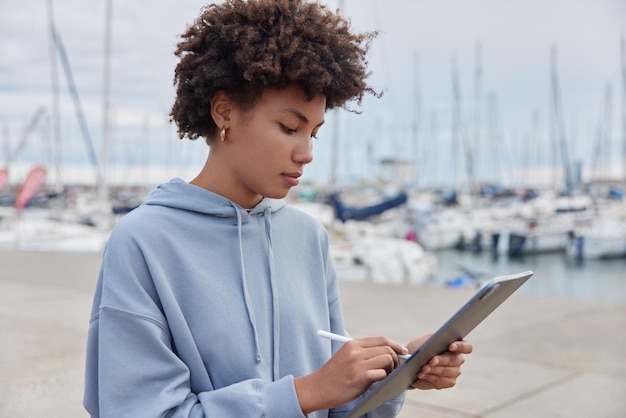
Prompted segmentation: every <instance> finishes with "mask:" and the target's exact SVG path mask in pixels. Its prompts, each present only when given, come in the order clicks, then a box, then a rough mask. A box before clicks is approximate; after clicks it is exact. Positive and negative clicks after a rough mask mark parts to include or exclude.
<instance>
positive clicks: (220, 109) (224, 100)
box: [211, 90, 231, 129]
mask: <svg viewBox="0 0 626 418" xmlns="http://www.w3.org/2000/svg"><path fill="white" fill-rule="evenodd" d="M230 111H231V103H230V100H228V97H227V96H226V94H225V93H224V92H223V91H221V90H220V91H218V92H217V93H216V94H215V96H213V98H212V99H211V116H212V117H213V121H214V122H215V124H216V125H217V126H218V128H226V129H228V128H229V126H228V125H229V124H230Z"/></svg>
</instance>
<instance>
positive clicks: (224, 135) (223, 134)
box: [220, 128, 226, 142]
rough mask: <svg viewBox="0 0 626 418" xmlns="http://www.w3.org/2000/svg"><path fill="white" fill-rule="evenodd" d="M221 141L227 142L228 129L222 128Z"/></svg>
mask: <svg viewBox="0 0 626 418" xmlns="http://www.w3.org/2000/svg"><path fill="white" fill-rule="evenodd" d="M220 140H221V141H222V142H224V141H225V140H226V128H222V130H221V131H220Z"/></svg>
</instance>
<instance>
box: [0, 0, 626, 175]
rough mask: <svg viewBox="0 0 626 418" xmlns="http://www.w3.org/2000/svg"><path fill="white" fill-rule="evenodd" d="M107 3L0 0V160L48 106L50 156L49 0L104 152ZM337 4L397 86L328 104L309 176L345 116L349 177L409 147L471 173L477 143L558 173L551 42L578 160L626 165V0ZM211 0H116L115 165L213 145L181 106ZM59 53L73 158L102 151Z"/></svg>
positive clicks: (45, 142)
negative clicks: (182, 39)
mask: <svg viewBox="0 0 626 418" xmlns="http://www.w3.org/2000/svg"><path fill="white" fill-rule="evenodd" d="M105 2H106V0H91V1H84V0H55V1H53V2H50V1H48V0H0V16H1V17H0V54H1V56H2V60H0V129H1V132H2V137H1V138H0V140H1V141H2V143H1V144H0V145H1V146H0V164H3V163H4V162H5V161H6V159H7V158H8V156H9V155H11V153H12V150H14V149H15V148H16V147H17V145H18V144H19V142H20V140H21V139H22V138H23V137H24V133H25V131H26V128H27V126H28V125H29V123H30V121H31V120H32V119H33V117H34V116H35V114H36V113H37V111H38V110H39V109H40V108H41V107H44V113H43V117H41V118H40V119H39V121H38V124H37V126H36V127H35V129H34V131H32V132H31V133H30V135H29V136H28V143H27V144H26V146H25V147H24V150H23V152H22V153H21V154H20V155H19V156H18V157H17V159H16V161H13V162H12V164H16V163H17V162H28V163H31V162H48V161H50V158H51V157H50V149H51V146H50V145H49V141H50V133H49V132H50V120H51V119H50V115H51V114H52V110H51V109H52V87H51V86H52V82H51V80H52V74H53V72H52V68H53V67H52V65H51V56H50V47H49V45H50V37H49V30H48V27H49V26H48V9H49V8H48V6H49V5H50V4H51V3H53V12H54V19H55V22H56V26H57V28H58V31H59V33H60V35H61V37H62V41H63V43H64V46H65V49H66V52H67V55H68V58H69V62H70V65H71V69H72V73H73V77H74V80H75V83H76V87H77V89H78V92H79V95H80V99H81V103H82V108H83V110H84V112H85V116H86V120H87V124H88V129H89V133H90V136H91V138H92V141H93V144H94V149H95V150H96V151H97V152H98V153H100V151H101V150H102V145H101V142H102V126H103V122H102V114H103V112H102V98H103V79H104V77H103V63H104V38H105V36H104V33H105V31H104V28H105V17H104V16H105V4H106V3H105ZM325 3H327V4H328V5H329V6H331V7H332V8H333V9H334V8H336V7H339V6H342V13H343V14H344V15H346V16H348V17H349V18H350V19H351V21H352V24H353V26H354V28H355V29H356V30H377V31H379V36H378V38H377V39H376V41H375V42H374V44H373V46H372V48H371V50H370V55H369V62H370V69H371V70H372V76H371V79H370V81H371V84H372V85H373V87H375V88H376V89H378V90H381V91H383V92H384V95H383V97H382V98H381V99H374V98H370V99H367V100H366V101H365V102H364V103H363V106H362V108H361V109H360V110H361V111H362V114H360V115H354V114H350V113H346V112H341V113H338V114H336V113H332V114H329V115H327V120H328V123H327V125H326V126H325V128H324V130H323V131H322V132H321V134H320V136H319V139H318V141H317V142H316V144H315V158H316V161H315V162H314V163H313V164H312V165H311V167H310V168H309V170H308V171H307V172H306V175H308V176H309V179H310V180H318V181H327V180H328V178H329V173H330V172H331V169H330V162H331V160H332V159H331V156H330V154H331V150H332V146H331V144H332V142H333V133H334V131H335V124H336V126H337V127H338V132H339V136H338V138H339V154H338V158H337V161H338V168H337V173H338V175H339V176H340V177H341V179H343V181H348V180H349V179H354V178H357V177H359V176H363V175H370V176H371V175H372V174H371V173H373V172H374V171H375V170H376V165H375V162H376V161H378V160H380V159H382V158H404V159H408V160H411V161H416V162H418V166H419V167H420V170H419V178H420V181H421V182H422V183H424V184H439V183H446V182H458V181H459V179H460V178H463V177H466V176H467V174H468V171H467V169H466V165H465V160H464V156H465V155H468V154H466V152H465V150H466V149H469V151H470V154H471V157H472V161H473V167H474V176H475V177H476V178H477V179H479V180H480V179H484V180H487V179H500V180H502V181H505V182H506V181H509V182H515V181H520V178H519V173H518V174H513V173H512V172H511V171H507V170H506V167H512V166H515V167H523V168H531V169H532V170H531V171H532V172H534V173H535V175H538V174H537V173H541V172H548V171H549V168H550V167H551V166H553V165H555V164H556V165H557V166H558V165H559V164H561V159H559V158H560V156H561V155H562V153H561V152H560V150H559V153H558V156H559V158H556V157H555V155H556V154H555V153H554V146H553V142H554V141H553V139H552V138H553V137H554V135H552V134H551V130H550V126H551V116H550V109H551V103H552V102H551V100H552V97H553V96H552V90H551V89H552V85H551V81H550V80H551V56H552V54H554V56H555V58H556V59H555V62H556V74H557V81H558V91H559V95H560V105H561V106H560V109H561V111H562V115H563V118H562V124H561V125H560V126H561V131H560V132H561V133H562V135H560V136H561V137H562V138H565V143H566V144H567V158H568V159H570V160H571V161H576V160H580V161H581V162H582V163H583V165H584V166H585V167H586V168H585V169H586V170H588V171H589V170H591V168H592V167H595V170H596V172H601V171H602V170H604V171H605V172H606V173H608V174H611V173H613V174H615V175H618V174H619V173H620V171H619V170H621V168H620V166H619V164H620V158H619V157H620V152H621V151H620V148H619V147H621V142H622V128H621V126H622V125H621V124H622V112H623V102H624V99H623V97H624V95H625V94H626V93H625V92H624V86H623V84H622V80H621V73H620V71H621V68H620V39H621V38H623V37H624V36H625V34H626V2H624V1H623V0H525V1H512V0H508V1H503V0H437V1H435V0H428V1H426V0H327V1H325ZM205 4H206V2H205V1H199V0H179V1H169V2H158V3H157V2H152V1H147V0H134V1H126V2H122V1H119V0H112V5H113V15H112V39H111V42H112V54H111V61H110V62H111V73H110V77H111V78H110V105H111V142H110V146H109V153H110V161H111V164H115V163H120V164H135V165H137V164H168V165H173V166H176V167H185V168H187V169H189V168H191V169H192V170H194V169H196V168H199V167H200V166H201V165H202V163H203V160H204V157H205V155H206V147H205V146H204V145H203V144H201V143H199V142H198V143H189V141H185V142H180V141H178V140H177V137H176V133H175V128H174V127H173V126H171V125H169V124H168V118H167V113H168V112H169V109H170V106H171V103H172V97H173V91H174V90H173V87H172V74H173V69H174V67H175V65H176V57H175V56H174V55H173V54H172V51H173V50H174V48H175V44H176V42H177V36H178V35H179V34H180V33H181V32H182V31H184V29H185V26H186V24H188V23H190V22H191V21H192V20H193V19H194V18H195V17H196V16H197V15H198V12H199V10H200V8H201V7H202V6H203V5H205ZM57 65H58V67H57V69H58V75H59V88H60V94H61V137H62V144H63V146H62V159H63V161H64V163H65V164H68V163H74V162H77V161H82V162H88V152H87V148H86V145H85V142H84V139H83V136H82V135H81V130H80V126H79V124H78V122H77V118H76V116H75V108H74V105H73V102H72V99H71V96H70V95H69V92H68V83H67V79H66V76H65V74H64V69H63V67H62V64H61V62H60V61H59V62H58V63H57ZM478 70H480V71H478ZM476 74H479V77H477V76H476ZM455 83H456V84H455ZM455 85H456V90H455ZM455 92H456V95H455ZM337 115H338V117H337ZM147 144H150V145H149V146H147ZM464 144H470V148H464ZM594 156H595V157H594ZM526 180H527V181H528V180H530V181H535V180H537V181H538V179H536V178H533V177H532V176H531V178H530V179H529V178H526Z"/></svg>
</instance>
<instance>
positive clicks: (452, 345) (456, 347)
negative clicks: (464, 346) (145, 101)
mask: <svg viewBox="0 0 626 418" xmlns="http://www.w3.org/2000/svg"><path fill="white" fill-rule="evenodd" d="M458 348H459V345H458V344H457V343H452V344H451V345H450V350H452V351H455V350H458Z"/></svg>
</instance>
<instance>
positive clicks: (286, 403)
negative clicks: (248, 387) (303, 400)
mask: <svg viewBox="0 0 626 418" xmlns="http://www.w3.org/2000/svg"><path fill="white" fill-rule="evenodd" d="M293 380H294V378H293V376H291V375H290V376H285V377H283V378H282V379H280V380H277V381H275V382H274V383H272V384H271V385H267V386H266V387H265V390H264V392H265V393H264V398H265V405H266V406H267V416H268V417H285V418H293V417H301V418H306V417H305V416H304V414H303V413H302V407H301V406H300V402H299V401H298V395H297V393H296V386H295V385H294V383H293Z"/></svg>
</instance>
